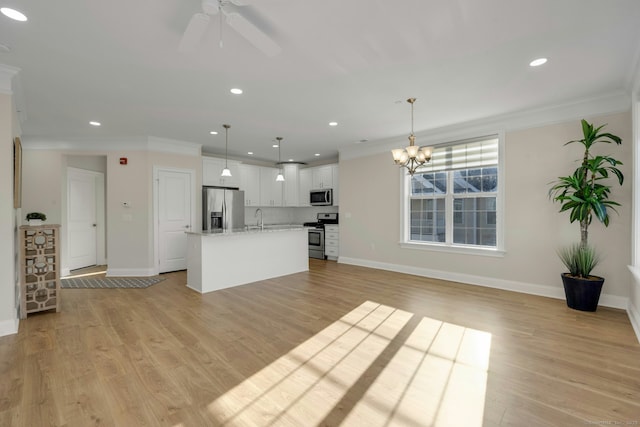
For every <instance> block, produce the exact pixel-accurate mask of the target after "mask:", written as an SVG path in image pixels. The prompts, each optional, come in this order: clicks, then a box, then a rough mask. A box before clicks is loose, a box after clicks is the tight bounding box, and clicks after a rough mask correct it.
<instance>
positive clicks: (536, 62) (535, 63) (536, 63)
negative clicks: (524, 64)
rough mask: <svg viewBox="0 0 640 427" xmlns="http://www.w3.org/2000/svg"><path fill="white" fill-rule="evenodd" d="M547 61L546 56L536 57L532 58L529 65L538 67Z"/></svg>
mask: <svg viewBox="0 0 640 427" xmlns="http://www.w3.org/2000/svg"><path fill="white" fill-rule="evenodd" d="M546 62H547V58H538V59H534V60H533V61H531V62H529V66H530V67H539V66H541V65H542V64H546Z"/></svg>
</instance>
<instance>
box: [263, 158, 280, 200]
mask: <svg viewBox="0 0 640 427" xmlns="http://www.w3.org/2000/svg"><path fill="white" fill-rule="evenodd" d="M279 171H280V169H277V168H267V167H261V168H260V206H282V184H283V183H282V181H276V177H277V176H278V172H279Z"/></svg>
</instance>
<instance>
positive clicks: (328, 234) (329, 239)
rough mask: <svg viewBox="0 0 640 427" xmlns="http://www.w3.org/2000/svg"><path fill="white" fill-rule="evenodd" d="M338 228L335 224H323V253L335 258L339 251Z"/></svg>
mask: <svg viewBox="0 0 640 427" xmlns="http://www.w3.org/2000/svg"><path fill="white" fill-rule="evenodd" d="M339 245H340V228H339V227H338V226H337V225H325V226H324V255H325V256H326V257H327V259H331V260H334V261H335V260H337V259H338V255H339V253H340V246H339Z"/></svg>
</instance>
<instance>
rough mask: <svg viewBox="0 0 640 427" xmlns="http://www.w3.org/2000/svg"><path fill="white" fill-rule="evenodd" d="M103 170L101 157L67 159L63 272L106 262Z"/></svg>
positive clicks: (103, 160) (103, 158)
mask: <svg viewBox="0 0 640 427" xmlns="http://www.w3.org/2000/svg"><path fill="white" fill-rule="evenodd" d="M103 164H104V169H103V167H102V166H101V165H103ZM77 166H81V167H77ZM84 167H87V168H91V169H85V168H84ZM95 169H98V170H95ZM100 169H103V170H100ZM105 169H106V157H104V156H68V158H67V170H66V172H67V179H66V180H67V183H66V184H67V185H66V190H67V191H66V230H67V232H66V235H67V239H66V243H67V245H66V246H67V248H66V251H65V252H66V256H65V258H66V262H65V264H66V268H65V270H67V271H68V272H70V271H71V270H77V269H80V268H86V267H90V266H95V265H106V263H107V260H106V213H105V173H104V170H105Z"/></svg>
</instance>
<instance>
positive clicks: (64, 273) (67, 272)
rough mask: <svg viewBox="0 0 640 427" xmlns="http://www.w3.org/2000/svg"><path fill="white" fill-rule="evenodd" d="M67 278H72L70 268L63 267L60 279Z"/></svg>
mask: <svg viewBox="0 0 640 427" xmlns="http://www.w3.org/2000/svg"><path fill="white" fill-rule="evenodd" d="M67 276H71V270H70V269H69V267H63V268H62V270H60V277H67Z"/></svg>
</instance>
